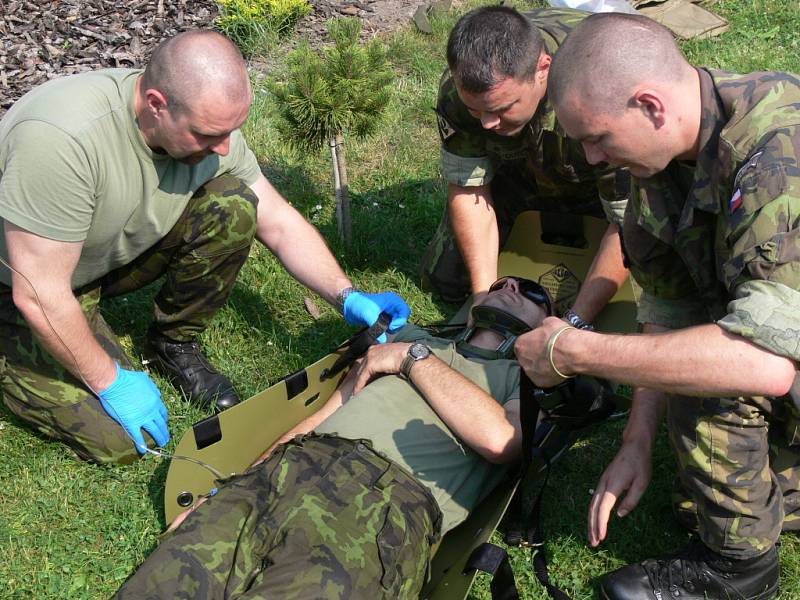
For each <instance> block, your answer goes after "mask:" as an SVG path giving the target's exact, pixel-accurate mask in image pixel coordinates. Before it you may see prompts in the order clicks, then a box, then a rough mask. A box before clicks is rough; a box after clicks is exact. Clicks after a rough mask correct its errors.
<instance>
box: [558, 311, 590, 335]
mask: <svg viewBox="0 0 800 600" xmlns="http://www.w3.org/2000/svg"><path fill="white" fill-rule="evenodd" d="M562 319H564V320H565V321H566V322H567V323H569V324H570V325H572V326H573V327H574V328H575V329H585V330H587V331H594V325H592V324H591V323H587V322H586V321H584V320H583V318H582V317H581V316H580V315H579V314H578V313H576V312H575V311H574V310H572V309H571V308H570V309H569V310H568V311H567V312H565V313H564V316H563V317H562Z"/></svg>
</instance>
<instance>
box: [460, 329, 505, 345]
mask: <svg viewBox="0 0 800 600" xmlns="http://www.w3.org/2000/svg"><path fill="white" fill-rule="evenodd" d="M505 339H506V338H504V337H503V336H502V335H500V334H499V333H497V332H495V331H492V330H491V329H478V331H476V332H475V333H474V334H473V335H472V338H470V340H469V343H470V344H472V345H473V346H477V347H478V348H483V349H485V350H496V349H497V348H498V347H499V346H500V344H502V343H503V342H504V341H505Z"/></svg>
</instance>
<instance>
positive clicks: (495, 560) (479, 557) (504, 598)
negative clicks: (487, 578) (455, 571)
mask: <svg viewBox="0 0 800 600" xmlns="http://www.w3.org/2000/svg"><path fill="white" fill-rule="evenodd" d="M472 569H477V570H478V571H483V572H484V573H489V574H490V575H491V576H492V582H491V583H490V584H489V589H490V590H491V592H492V600H519V593H517V586H516V584H515V583H514V570H513V569H512V568H511V562H510V561H509V560H508V552H506V551H505V550H504V549H503V548H501V547H500V546H495V545H494V544H489V543H488V542H486V543H483V544H481V545H480V546H478V547H477V548H475V550H473V551H472V554H470V555H469V558H468V559H467V564H466V566H465V568H464V573H467V572H469V571H470V570H472Z"/></svg>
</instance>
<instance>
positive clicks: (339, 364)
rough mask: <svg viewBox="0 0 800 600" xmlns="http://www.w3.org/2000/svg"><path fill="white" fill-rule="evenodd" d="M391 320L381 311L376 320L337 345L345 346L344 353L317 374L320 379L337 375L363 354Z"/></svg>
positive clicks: (383, 331)
mask: <svg viewBox="0 0 800 600" xmlns="http://www.w3.org/2000/svg"><path fill="white" fill-rule="evenodd" d="M391 322H392V317H391V316H390V315H388V314H387V313H381V314H380V316H379V317H378V320H377V321H375V322H374V323H373V324H372V325H371V326H370V327H366V328H364V329H362V330H361V331H359V332H358V333H357V334H356V335H354V336H353V337H351V338H350V339H349V340H347V341H346V342H345V343H344V344H342V345H341V346H339V349H340V350H341V349H342V348H346V350H345V351H344V354H342V355H341V356H340V357H339V358H337V359H336V362H335V363H333V365H332V366H331V367H330V368H328V369H325V370H324V371H323V372H322V373H321V374H320V376H319V378H320V380H321V381H325V380H326V379H330V378H331V377H333V376H334V375H337V374H338V373H339V372H341V371H342V370H343V369H345V368H346V367H349V366H350V365H352V364H353V363H354V362H355V361H356V360H357V359H358V358H360V357H361V356H363V355H364V353H365V352H366V351H367V348H369V347H370V346H372V344H375V343H377V341H378V338H379V337H381V336H382V335H383V334H384V333H386V331H387V330H388V329H389V324H390V323H391Z"/></svg>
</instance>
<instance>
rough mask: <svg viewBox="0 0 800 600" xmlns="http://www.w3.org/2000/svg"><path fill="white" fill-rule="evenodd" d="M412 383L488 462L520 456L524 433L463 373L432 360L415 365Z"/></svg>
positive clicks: (509, 459)
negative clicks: (522, 434)
mask: <svg viewBox="0 0 800 600" xmlns="http://www.w3.org/2000/svg"><path fill="white" fill-rule="evenodd" d="M411 382H412V383H413V384H414V386H415V387H416V388H417V389H418V390H419V392H420V393H421V394H422V395H423V396H424V397H425V399H426V400H427V401H428V404H429V405H430V406H431V408H433V410H435V411H436V414H438V415H439V417H440V418H441V419H442V420H443V421H444V422H445V423H446V424H447V426H448V427H449V428H450V430H451V431H453V433H455V434H456V435H457V436H458V437H459V438H460V439H461V440H463V441H464V442H465V443H466V444H467V445H468V446H470V447H471V448H472V449H473V450H475V451H476V452H478V453H479V454H481V455H482V456H483V457H484V458H486V459H487V460H488V461H490V462H495V463H505V462H509V461H512V460H515V459H516V458H517V457H518V456H519V452H520V448H521V443H522V440H521V432H520V430H519V427H518V426H516V425H515V423H513V422H512V420H511V418H510V415H509V413H508V412H507V410H506V408H505V407H503V406H501V405H500V404H498V403H497V402H496V401H495V400H494V399H493V398H492V397H491V396H489V394H487V393H486V392H485V391H484V390H482V389H481V388H480V387H478V386H477V385H475V384H474V383H473V382H472V381H470V380H469V379H467V378H466V377H464V376H463V375H461V373H459V372H458V371H455V370H454V369H452V368H450V367H449V366H448V365H447V364H445V363H444V362H442V361H441V360H439V359H438V358H436V357H433V356H432V357H431V358H429V359H427V360H424V361H420V362H418V363H415V364H414V366H413V368H412V369H411ZM512 418H513V417H512Z"/></svg>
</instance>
